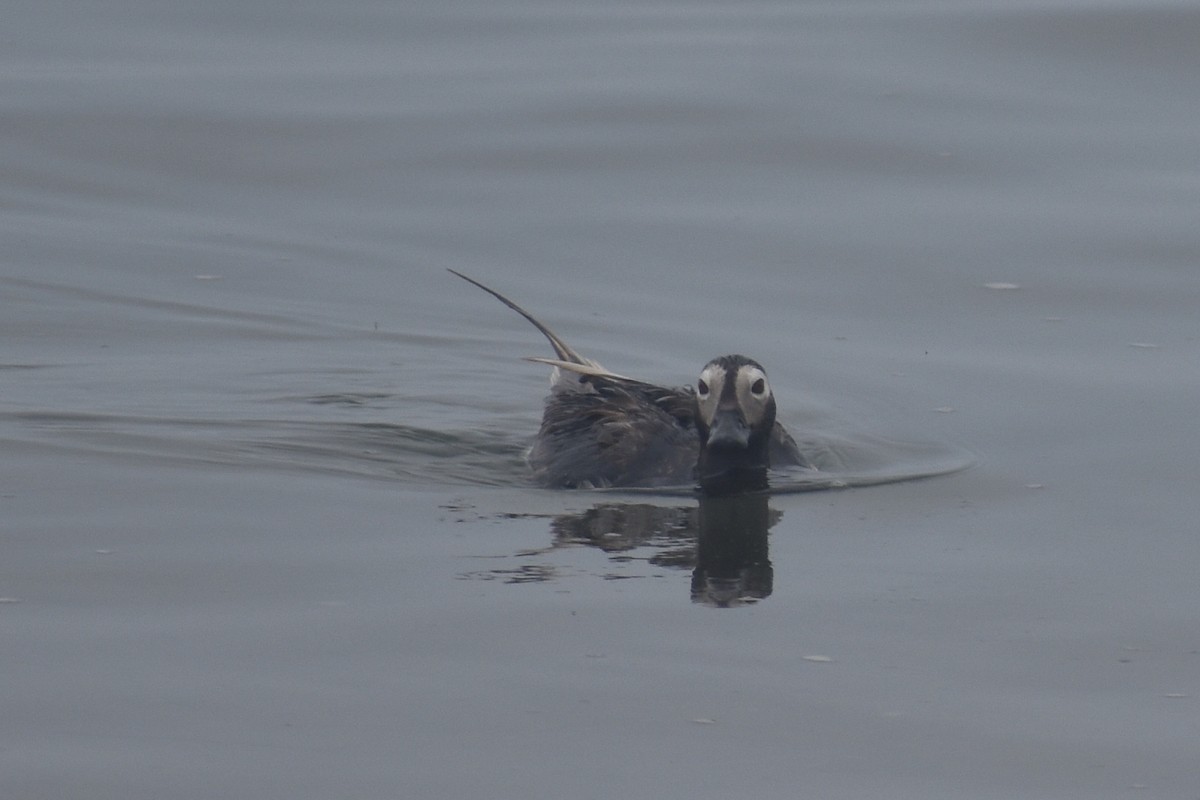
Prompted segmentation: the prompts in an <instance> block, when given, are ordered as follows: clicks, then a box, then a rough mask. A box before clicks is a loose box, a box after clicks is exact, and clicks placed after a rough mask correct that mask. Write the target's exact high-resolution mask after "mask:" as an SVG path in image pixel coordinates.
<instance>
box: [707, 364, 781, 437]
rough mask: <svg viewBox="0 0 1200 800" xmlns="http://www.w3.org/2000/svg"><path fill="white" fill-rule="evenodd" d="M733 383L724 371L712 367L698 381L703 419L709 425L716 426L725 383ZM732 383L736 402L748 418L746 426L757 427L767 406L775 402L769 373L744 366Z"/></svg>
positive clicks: (720, 367)
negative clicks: (713, 424)
mask: <svg viewBox="0 0 1200 800" xmlns="http://www.w3.org/2000/svg"><path fill="white" fill-rule="evenodd" d="M729 379H730V376H729V375H728V374H727V373H726V370H725V368H724V367H722V366H720V365H719V364H709V365H708V366H707V367H705V368H704V371H703V372H701V373H700V379H699V380H698V381H696V399H697V400H698V401H699V405H700V416H701V417H703V419H704V421H705V422H706V423H707V424H709V425H711V424H712V421H713V418H714V417H715V416H716V414H717V408H718V407H719V406H720V404H721V399H722V397H724V396H725V383H726V381H727V380H729ZM732 379H733V381H734V387H733V390H734V391H733V397H734V400H735V401H736V402H737V406H738V408H739V409H740V410H741V412H742V416H743V417H745V419H746V424H747V425H749V426H751V427H753V426H755V425H757V424H758V423H759V422H760V421H762V419H763V417H764V416H765V415H766V411H767V404H768V402H769V401H770V399H771V386H770V384H768V383H767V376H766V373H764V372H763V371H762V370H761V369H759V368H758V367H755V366H751V365H749V364H744V365H742V366H741V367H739V368H738V370H737V372H736V373H735V374H734V375H733V378H732Z"/></svg>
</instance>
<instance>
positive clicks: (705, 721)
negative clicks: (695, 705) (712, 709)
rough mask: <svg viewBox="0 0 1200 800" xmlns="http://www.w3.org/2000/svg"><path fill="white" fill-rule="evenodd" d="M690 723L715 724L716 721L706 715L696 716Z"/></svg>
mask: <svg viewBox="0 0 1200 800" xmlns="http://www.w3.org/2000/svg"><path fill="white" fill-rule="evenodd" d="M692 723H693V724H694V725H716V724H717V721H716V720H715V719H709V718H708V717H696V718H695V719H694V720H692Z"/></svg>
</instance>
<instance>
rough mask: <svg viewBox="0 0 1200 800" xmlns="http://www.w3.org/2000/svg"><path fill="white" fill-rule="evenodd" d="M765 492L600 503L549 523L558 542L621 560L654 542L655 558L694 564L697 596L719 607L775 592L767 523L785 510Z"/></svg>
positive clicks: (694, 593)
mask: <svg viewBox="0 0 1200 800" xmlns="http://www.w3.org/2000/svg"><path fill="white" fill-rule="evenodd" d="M768 500H769V495H767V494H766V493H754V494H738V495H729V496H706V495H702V496H701V497H700V499H699V504H698V505H696V506H691V507H671V506H656V505H650V504H645V503H602V504H599V505H596V506H593V507H592V508H590V509H588V510H587V511H584V512H582V513H578V514H563V515H560V516H557V517H555V518H554V519H553V520H552V521H551V523H550V528H551V532H552V533H553V534H554V539H555V545H556V546H563V545H579V544H586V545H590V546H593V547H598V548H600V549H601V550H603V551H605V552H606V553H609V554H610V556H611V557H612V558H614V559H616V560H633V559H634V558H636V556H634V555H633V552H634V551H636V550H640V549H645V548H652V549H653V550H654V552H653V553H652V554H651V555H649V556H648V557H644V558H646V560H647V561H648V562H649V563H651V564H655V565H657V566H662V567H670V568H675V569H691V570H692V581H691V595H692V601H693V602H695V603H702V604H704V605H710V606H715V607H720V608H728V607H731V606H738V605H744V604H746V603H753V602H757V601H758V600H762V599H763V598H766V597H768V596H770V594H771V591H772V587H773V581H774V571H773V569H772V567H771V559H770V552H769V546H768V543H767V533H768V531H769V530H770V529H771V528H772V527H773V526H774V525H775V524H776V523H777V522H779V520H780V519H781V518H782V516H783V514H782V512H780V511H778V510H776V509H773V508H770V506H769V504H768Z"/></svg>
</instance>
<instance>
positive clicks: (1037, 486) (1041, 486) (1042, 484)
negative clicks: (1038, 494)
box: [1025, 483, 1046, 489]
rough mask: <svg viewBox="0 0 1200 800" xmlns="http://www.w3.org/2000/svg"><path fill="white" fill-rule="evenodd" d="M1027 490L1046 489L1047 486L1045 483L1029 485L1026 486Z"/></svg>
mask: <svg viewBox="0 0 1200 800" xmlns="http://www.w3.org/2000/svg"><path fill="white" fill-rule="evenodd" d="M1025 488H1026V489H1045V488H1046V484H1044V483H1027V484H1025Z"/></svg>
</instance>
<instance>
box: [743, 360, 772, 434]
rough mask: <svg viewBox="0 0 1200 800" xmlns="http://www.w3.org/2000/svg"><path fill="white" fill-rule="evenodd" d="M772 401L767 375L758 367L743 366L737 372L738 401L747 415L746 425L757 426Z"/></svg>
mask: <svg viewBox="0 0 1200 800" xmlns="http://www.w3.org/2000/svg"><path fill="white" fill-rule="evenodd" d="M770 399H771V387H770V385H769V384H768V383H767V374H766V373H765V372H763V371H762V370H761V369H759V368H758V367H752V366H750V365H746V366H743V367H742V368H741V369H739V370H738V372H737V400H738V405H739V406H741V407H742V413H743V414H745V415H746V424H747V425H749V426H750V427H754V426H755V425H757V424H758V423H759V422H760V421H761V420H762V418H763V416H764V415H765V414H766V412H767V401H768V400H770Z"/></svg>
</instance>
